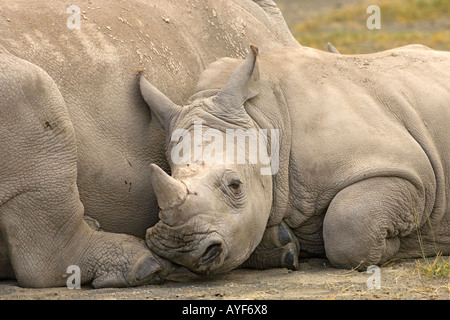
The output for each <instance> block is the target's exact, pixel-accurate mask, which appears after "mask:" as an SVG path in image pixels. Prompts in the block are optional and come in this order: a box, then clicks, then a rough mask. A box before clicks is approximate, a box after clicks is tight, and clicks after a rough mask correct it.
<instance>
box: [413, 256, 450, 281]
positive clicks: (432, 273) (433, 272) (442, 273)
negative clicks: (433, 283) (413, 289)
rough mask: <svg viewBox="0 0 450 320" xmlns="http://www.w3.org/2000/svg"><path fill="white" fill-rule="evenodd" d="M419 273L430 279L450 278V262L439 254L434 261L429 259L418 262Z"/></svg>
mask: <svg viewBox="0 0 450 320" xmlns="http://www.w3.org/2000/svg"><path fill="white" fill-rule="evenodd" d="M416 266H417V271H418V272H419V274H420V275H423V276H424V277H426V278H429V279H442V278H446V277H450V260H448V259H444V258H443V257H442V253H440V252H439V253H438V254H437V255H436V257H435V258H434V260H433V261H430V260H429V259H422V260H416Z"/></svg>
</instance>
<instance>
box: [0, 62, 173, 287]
mask: <svg viewBox="0 0 450 320" xmlns="http://www.w3.org/2000/svg"><path fill="white" fill-rule="evenodd" d="M0 84H1V85H0V97H1V99H0V123H1V125H0V137H1V139H0V150H1V153H0V232H1V235H2V236H3V241H2V243H3V244H5V243H6V251H7V256H8V259H9V262H10V264H11V266H12V269H13V270H14V274H15V277H16V279H17V281H18V282H19V284H20V285H22V286H26V287H50V286H52V287H53V286H64V285H65V284H66V278H65V276H66V272H67V268H68V267H69V266H71V265H77V266H78V267H79V268H80V271H81V282H82V283H90V282H92V284H93V286H94V287H105V286H114V287H120V286H130V285H138V284H141V283H148V282H159V281H160V280H161V279H162V278H164V276H165V275H166V274H167V272H168V271H169V266H170V265H169V263H168V262H166V261H165V260H163V259H161V258H159V257H157V256H155V255H153V254H152V253H151V252H150V251H149V249H148V247H147V246H146V245H145V243H144V241H143V240H140V239H138V238H135V237H132V236H129V235H123V234H113V233H107V232H100V231H95V230H93V229H92V228H90V227H89V226H88V224H87V223H86V222H85V221H84V220H83V214H84V207H83V205H82V203H81V201H80V199H79V193H78V187H77V184H76V181H77V163H76V160H77V154H76V141H75V132H74V130H73V127H72V123H71V121H70V118H69V115H68V112H67V109H66V107H65V103H64V100H63V98H62V96H61V94H60V92H59V90H58V88H57V87H56V85H55V83H54V82H53V80H52V79H51V78H50V77H49V76H48V75H47V74H46V73H45V72H44V71H43V70H42V69H40V68H38V67H37V66H35V65H32V64H30V63H28V62H26V61H24V60H21V59H18V58H15V57H13V56H11V55H6V54H3V55H2V54H0ZM3 251H4V250H3ZM0 255H1V257H0V262H2V261H3V264H4V266H2V267H1V268H2V269H6V268H7V264H6V263H5V259H4V257H3V256H4V254H3V253H1V252H0ZM5 265H6V266H5ZM3 271H5V270H3ZM6 271H7V270H6Z"/></svg>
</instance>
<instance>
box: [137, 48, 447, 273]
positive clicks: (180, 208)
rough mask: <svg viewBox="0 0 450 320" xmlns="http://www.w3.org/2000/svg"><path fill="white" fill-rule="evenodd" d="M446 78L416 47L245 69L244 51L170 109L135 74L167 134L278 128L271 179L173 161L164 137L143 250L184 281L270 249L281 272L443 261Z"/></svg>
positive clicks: (295, 58)
mask: <svg viewBox="0 0 450 320" xmlns="http://www.w3.org/2000/svg"><path fill="white" fill-rule="evenodd" d="M258 66H259V69H258ZM257 70H259V80H258V72H257ZM449 70H450V53H448V52H439V51H434V50H431V49H428V48H426V47H423V46H417V45H414V46H406V47H402V48H397V49H393V50H389V51H384V52H379V53H374V54H368V55H340V54H334V53H328V52H324V51H319V50H315V49H310V48H306V47H298V48H284V49H280V50H275V51H272V52H270V53H268V54H262V55H260V56H259V58H258V60H257V63H256V50H255V48H254V47H252V50H250V53H249V55H248V57H247V59H246V60H245V61H244V62H241V61H239V60H235V59H221V60H220V61H218V62H216V63H214V64H212V65H211V66H210V68H209V69H208V70H206V71H205V72H204V73H203V74H202V77H201V78H200V81H199V85H198V87H197V93H196V95H195V96H194V97H193V98H191V101H190V102H189V103H188V104H187V105H185V106H183V107H180V106H178V105H176V104H174V103H171V102H170V100H168V99H166V98H164V97H163V96H162V94H161V93H160V92H158V91H157V90H156V89H155V88H154V87H153V86H152V85H151V84H150V83H149V82H147V81H146V80H145V79H144V78H142V79H141V91H142V94H143V96H144V98H145V100H146V101H147V103H148V104H149V106H150V107H151V108H152V110H153V112H155V113H156V114H158V116H159V117H160V119H161V120H162V121H163V126H164V127H165V129H166V131H167V135H168V138H170V136H171V133H172V132H173V131H174V130H175V129H178V128H183V129H187V130H191V132H192V124H193V122H194V121H203V127H204V128H215V129H218V130H222V131H224V130H225V129H227V128H236V127H239V128H243V129H247V128H254V129H255V130H257V129H271V128H276V129H279V130H280V139H279V141H280V149H279V150H280V151H279V154H280V157H279V162H280V163H279V170H278V172H277V173H276V174H275V175H273V176H264V175H261V174H260V173H259V169H260V167H261V165H259V164H249V162H247V164H234V163H231V164H230V163H225V164H223V163H222V164H221V163H216V164H209V165H208V164H206V163H207V160H208V159H207V154H206V156H205V157H203V158H202V157H201V156H200V157H194V156H192V159H191V160H192V161H191V163H188V164H176V163H174V162H173V161H172V160H171V158H170V155H171V154H172V153H171V149H173V148H174V147H175V146H176V145H177V143H178V142H177V141H175V142H173V141H170V140H168V142H170V144H168V152H167V155H168V156H169V161H171V162H170V165H171V169H172V177H170V176H168V175H167V174H165V173H164V171H162V170H160V169H159V168H158V167H157V166H156V165H153V166H152V170H153V171H154V172H155V174H154V175H153V176H152V179H153V184H154V186H155V191H156V194H157V197H158V203H159V206H160V208H161V211H160V218H161V221H159V222H158V223H157V224H156V225H155V226H153V227H152V228H150V229H149V230H148V231H147V243H148V244H149V246H151V247H152V248H153V250H154V251H155V252H157V253H158V254H160V255H161V256H163V257H166V258H168V259H170V260H172V261H174V262H176V263H180V264H183V265H185V266H186V267H188V268H189V269H191V270H192V271H194V272H197V273H218V272H223V271H226V270H230V269H232V268H235V267H237V266H238V265H240V264H241V263H243V262H244V261H245V260H246V259H247V258H248V257H250V258H249V259H248V260H247V261H246V262H245V263H246V264H249V262H250V265H251V266H254V267H260V268H265V267H268V266H271V265H274V261H273V259H272V258H273V256H272V255H270V254H269V255H267V252H269V253H273V252H274V251H276V250H279V253H280V256H282V257H284V259H286V258H289V259H287V260H291V261H290V263H291V265H292V264H293V265H295V261H294V262H293V261H292V260H295V259H298V257H299V256H300V257H308V256H326V257H327V258H328V259H329V260H330V262H331V263H332V264H333V265H334V266H336V267H341V268H359V269H364V268H366V267H367V266H369V265H374V264H378V265H379V264H382V263H384V262H386V261H388V260H389V259H393V258H406V257H418V256H420V255H422V254H425V255H435V254H436V253H437V252H438V251H441V252H442V253H444V254H450V207H449V205H450V202H449V199H450V186H449V177H450V158H449V155H450V140H449V139H450V138H449V134H448V125H449V123H450V76H449ZM269 145H270V142H268V144H267V145H266V147H267V148H269ZM206 147H207V144H206V145H204V146H203V148H204V150H206ZM246 151H247V152H248V147H247V150H241V152H246ZM197 154H199V153H197ZM247 154H248V153H247ZM276 226H283V228H282V229H284V231H281V232H280V230H281V228H280V227H276ZM274 227H276V229H274ZM277 230H278V231H277ZM286 230H287V231H286ZM280 235H281V236H280ZM283 235H284V236H283ZM292 235H294V236H292ZM283 238H284V240H283ZM282 240H283V241H282ZM260 241H261V242H260ZM258 243H259V245H258ZM298 244H299V246H300V250H299V252H298V251H297V252H294V253H293V252H292V250H293V248H294V249H295V248H296V249H297V250H298ZM288 245H289V246H290V247H289V248H287V247H286V246H288ZM283 252H284V253H283ZM286 252H287V253H288V254H286ZM296 254H297V255H296ZM283 255H284V256H283ZM278 258H279V257H278ZM278 261H280V260H278ZM285 262H286V261H285Z"/></svg>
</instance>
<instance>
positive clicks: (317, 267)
mask: <svg viewBox="0 0 450 320" xmlns="http://www.w3.org/2000/svg"><path fill="white" fill-rule="evenodd" d="M448 258H450V257H447V259H448ZM299 269H300V270H298V271H289V270H287V269H271V270H263V271H262V270H250V269H237V270H234V271H232V272H229V273H227V274H223V275H216V276H208V277H201V276H197V275H194V274H192V273H190V272H187V271H185V270H179V271H177V272H176V273H175V274H172V275H171V276H169V278H168V279H167V280H166V281H165V282H164V283H163V284H160V285H148V286H141V287H135V288H121V289H115V288H109V289H92V288H91V287H89V286H83V287H82V288H81V289H80V290H69V289H67V288H65V287H64V288H49V289H25V288H21V287H19V286H18V285H17V283H16V282H14V281H2V282H0V299H1V300H19V299H20V300H69V299H70V300H73V299H75V300H197V299H200V300H223V299H225V300H293V299H295V300H330V299H331V300H342V299H344V300H450V278H448V277H447V278H444V279H427V278H425V277H423V276H421V275H420V274H419V273H418V271H417V267H416V262H415V260H403V261H397V262H395V263H391V264H390V265H387V266H383V267H381V268H380V269H379V273H378V274H379V276H380V278H379V280H380V281H379V289H377V288H376V283H375V282H373V281H370V280H373V278H374V277H375V276H376V275H377V273H376V272H375V273H366V272H358V271H354V270H342V269H335V268H333V267H331V266H330V265H329V264H328V262H327V260H323V259H309V260H306V261H303V262H301V263H300V268H299ZM371 277H372V278H371ZM369 278H370V279H369ZM368 280H369V284H367V281H368ZM369 287H372V289H370V288H369Z"/></svg>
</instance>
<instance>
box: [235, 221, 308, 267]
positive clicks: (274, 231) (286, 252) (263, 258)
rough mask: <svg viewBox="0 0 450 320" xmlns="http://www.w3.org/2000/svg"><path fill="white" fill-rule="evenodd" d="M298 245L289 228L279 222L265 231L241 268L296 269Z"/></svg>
mask: <svg viewBox="0 0 450 320" xmlns="http://www.w3.org/2000/svg"><path fill="white" fill-rule="evenodd" d="M299 252H300V245H299V243H298V240H297V238H296V237H295V235H294V233H293V232H292V230H290V228H289V227H288V226H287V225H286V224H285V223H284V222H281V223H280V224H278V225H275V226H273V227H269V228H267V229H266V231H265V233H264V235H263V238H262V240H261V242H260V244H259V245H258V247H256V249H255V251H253V253H252V254H251V255H250V257H249V258H248V259H247V260H246V261H245V262H244V264H243V265H242V267H245V268H254V269H269V268H287V269H289V270H297V269H298V254H299Z"/></svg>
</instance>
